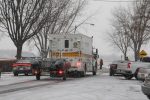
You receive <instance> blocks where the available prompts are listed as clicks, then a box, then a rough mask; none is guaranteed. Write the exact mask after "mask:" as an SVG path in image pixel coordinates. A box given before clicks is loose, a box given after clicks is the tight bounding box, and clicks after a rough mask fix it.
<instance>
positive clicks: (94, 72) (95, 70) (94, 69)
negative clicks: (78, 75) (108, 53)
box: [92, 63, 97, 75]
mask: <svg viewBox="0 0 150 100" xmlns="http://www.w3.org/2000/svg"><path fill="white" fill-rule="evenodd" d="M96 72H97V63H95V68H94V66H93V72H92V73H93V75H96Z"/></svg>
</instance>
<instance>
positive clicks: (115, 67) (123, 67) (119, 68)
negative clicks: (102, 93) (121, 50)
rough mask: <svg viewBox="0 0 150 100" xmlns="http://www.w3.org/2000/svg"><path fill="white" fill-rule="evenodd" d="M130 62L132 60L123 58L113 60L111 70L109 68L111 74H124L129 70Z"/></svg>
mask: <svg viewBox="0 0 150 100" xmlns="http://www.w3.org/2000/svg"><path fill="white" fill-rule="evenodd" d="M129 64H130V61H122V60H117V61H113V62H112V63H111V64H110V70H109V74H110V76H113V75H115V74H121V75H124V73H127V72H128V66H129Z"/></svg>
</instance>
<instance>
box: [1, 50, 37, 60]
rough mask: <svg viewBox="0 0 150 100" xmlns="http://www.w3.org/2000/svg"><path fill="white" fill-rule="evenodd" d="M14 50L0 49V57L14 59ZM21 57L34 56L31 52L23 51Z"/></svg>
mask: <svg viewBox="0 0 150 100" xmlns="http://www.w3.org/2000/svg"><path fill="white" fill-rule="evenodd" d="M16 52H17V51H16V50H0V59H15V58H16V57H15V56H16ZM22 57H36V56H35V55H34V54H33V53H32V52H27V51H23V52H22Z"/></svg>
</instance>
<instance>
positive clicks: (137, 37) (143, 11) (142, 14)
mask: <svg viewBox="0 0 150 100" xmlns="http://www.w3.org/2000/svg"><path fill="white" fill-rule="evenodd" d="M120 12H122V13H121V14H116V17H117V20H118V22H119V23H121V26H122V27H124V28H125V29H126V30H127V32H126V35H127V36H128V37H129V38H130V39H131V48H132V49H133V51H134V58H135V61H137V60H138V59H139V52H140V49H141V46H142V45H143V44H144V43H146V42H148V41H149V39H150V34H149V32H150V1H149V0H140V1H137V2H134V3H133V4H132V7H131V8H130V9H125V8H124V9H120Z"/></svg>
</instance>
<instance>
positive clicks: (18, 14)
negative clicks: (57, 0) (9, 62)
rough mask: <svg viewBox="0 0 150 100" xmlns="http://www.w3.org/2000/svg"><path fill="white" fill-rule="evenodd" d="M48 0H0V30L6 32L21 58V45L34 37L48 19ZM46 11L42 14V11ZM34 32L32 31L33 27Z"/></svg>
mask: <svg viewBox="0 0 150 100" xmlns="http://www.w3.org/2000/svg"><path fill="white" fill-rule="evenodd" d="M48 2H49V0H1V1H0V13H1V14H0V19H1V20H0V21H1V26H0V27H1V28H3V30H7V32H8V34H9V37H10V38H11V40H12V41H13V43H14V45H15V46H16V47H17V55H16V57H17V59H20V58H21V53H22V46H23V44H24V43H25V42H26V41H27V40H28V39H30V38H31V37H33V36H34V35H36V34H37V33H38V32H39V31H40V30H41V29H42V28H43V26H44V25H45V22H46V21H47V19H48V18H49V8H48V7H49V6H50V4H49V3H48ZM45 8H47V11H45V13H44V14H43V11H44V10H45ZM35 24H36V28H34V30H33V29H32V28H33V26H35Z"/></svg>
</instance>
